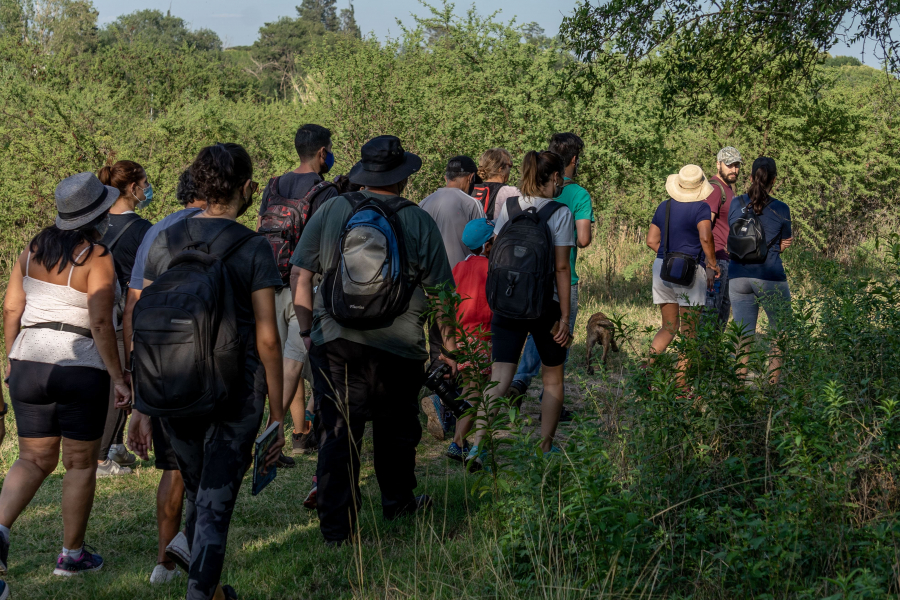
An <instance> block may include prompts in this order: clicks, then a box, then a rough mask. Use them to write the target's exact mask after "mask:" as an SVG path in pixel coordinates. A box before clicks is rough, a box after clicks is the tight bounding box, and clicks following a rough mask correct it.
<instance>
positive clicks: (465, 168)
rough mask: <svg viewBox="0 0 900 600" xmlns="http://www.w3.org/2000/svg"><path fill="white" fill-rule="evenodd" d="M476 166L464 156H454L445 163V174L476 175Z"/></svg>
mask: <svg viewBox="0 0 900 600" xmlns="http://www.w3.org/2000/svg"><path fill="white" fill-rule="evenodd" d="M477 172H478V165H476V164H475V161H474V160H472V159H471V158H469V157H468V156H466V155H464V154H460V155H459V156H454V157H453V158H451V159H450V160H448V161H447V173H460V174H462V173H465V174H467V175H468V174H469V173H477Z"/></svg>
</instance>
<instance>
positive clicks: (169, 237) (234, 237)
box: [166, 219, 258, 261]
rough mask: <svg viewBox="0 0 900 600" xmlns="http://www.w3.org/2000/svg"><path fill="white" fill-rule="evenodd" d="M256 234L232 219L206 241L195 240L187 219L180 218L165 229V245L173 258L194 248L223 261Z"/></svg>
mask: <svg viewBox="0 0 900 600" xmlns="http://www.w3.org/2000/svg"><path fill="white" fill-rule="evenodd" d="M241 230H243V231H241ZM257 235H258V234H257V233H255V232H254V231H251V230H249V229H247V228H246V227H244V226H243V225H241V224H240V223H238V222H237V221H232V222H231V223H229V224H228V225H226V226H225V227H223V228H222V230H221V231H219V233H217V234H216V235H215V236H213V238H212V239H211V240H209V241H208V242H207V241H205V240H196V241H195V240H194V239H193V238H192V237H191V231H190V229H189V228H188V219H182V220H181V221H180V222H179V223H178V224H176V225H173V226H172V227H169V228H168V229H166V246H167V247H168V249H169V255H170V256H171V257H172V258H173V259H174V258H175V257H176V256H178V255H179V254H181V253H182V252H184V251H185V250H188V249H194V250H199V251H201V252H205V253H206V254H210V255H214V256H217V257H218V258H219V260H223V261H224V260H225V259H226V258H228V257H229V256H231V254H233V253H234V252H235V251H236V250H237V249H239V248H240V247H241V246H242V245H244V242H246V241H247V240H249V239H250V238H252V237H256V236H257ZM220 238H221V239H220Z"/></svg>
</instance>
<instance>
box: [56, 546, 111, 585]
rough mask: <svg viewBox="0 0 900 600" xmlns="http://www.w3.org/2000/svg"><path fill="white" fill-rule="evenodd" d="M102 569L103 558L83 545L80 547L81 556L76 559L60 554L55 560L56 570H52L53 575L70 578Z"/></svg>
mask: <svg viewBox="0 0 900 600" xmlns="http://www.w3.org/2000/svg"><path fill="white" fill-rule="evenodd" d="M102 567H103V557H102V556H100V555H99V554H97V553H96V552H94V549H93V548H91V547H90V546H88V545H87V544H84V545H82V547H81V556H79V557H78V558H77V559H76V558H72V557H71V556H64V555H62V554H60V555H59V556H58V557H57V558H56V568H55V569H54V570H53V574H54V575H60V576H62V577H71V576H73V575H78V574H79V573H87V572H88V571H99V570H100V569H101V568H102Z"/></svg>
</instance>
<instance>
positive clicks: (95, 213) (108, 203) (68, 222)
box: [56, 185, 120, 231]
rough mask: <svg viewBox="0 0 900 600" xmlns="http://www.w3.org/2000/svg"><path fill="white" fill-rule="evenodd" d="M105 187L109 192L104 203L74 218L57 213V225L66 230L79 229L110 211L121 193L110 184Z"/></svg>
mask: <svg viewBox="0 0 900 600" xmlns="http://www.w3.org/2000/svg"><path fill="white" fill-rule="evenodd" d="M105 187H106V192H107V193H106V200H104V201H103V204H101V205H100V206H98V207H97V208H96V209H94V210H92V211H91V212H89V213H87V214H86V215H81V216H80V217H76V218H74V219H63V218H61V217H60V216H59V215H56V226H57V227H58V228H59V229H62V230H64V231H71V230H72V229H78V228H79V227H83V226H85V225H87V224H88V223H90V222H91V221H93V220H94V219H96V218H97V217H99V216H100V215H102V214H103V213H105V212H108V211H109V209H110V208H112V205H113V204H115V203H116V200H118V199H119V195H120V194H119V190H118V189H117V188H114V187H112V186H109V185H107V186H105Z"/></svg>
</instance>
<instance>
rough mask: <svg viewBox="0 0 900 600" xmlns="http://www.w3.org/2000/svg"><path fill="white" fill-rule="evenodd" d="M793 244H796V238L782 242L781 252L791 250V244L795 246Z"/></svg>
mask: <svg viewBox="0 0 900 600" xmlns="http://www.w3.org/2000/svg"><path fill="white" fill-rule="evenodd" d="M793 243H794V238H792V237H789V238H786V239H783V240H781V244H780V246H781V251H782V252H784V251H785V250H787V249H788V248H790V247H791V244H793Z"/></svg>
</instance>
